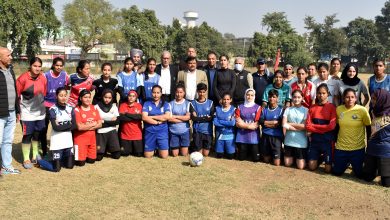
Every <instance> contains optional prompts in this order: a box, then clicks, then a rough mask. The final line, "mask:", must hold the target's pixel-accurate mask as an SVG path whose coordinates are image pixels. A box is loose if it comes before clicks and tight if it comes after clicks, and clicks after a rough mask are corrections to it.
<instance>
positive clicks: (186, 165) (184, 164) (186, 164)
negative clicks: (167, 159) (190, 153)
mask: <svg viewBox="0 0 390 220" xmlns="http://www.w3.org/2000/svg"><path fill="white" fill-rule="evenodd" d="M181 165H183V166H185V167H191V165H190V162H186V161H184V162H181Z"/></svg>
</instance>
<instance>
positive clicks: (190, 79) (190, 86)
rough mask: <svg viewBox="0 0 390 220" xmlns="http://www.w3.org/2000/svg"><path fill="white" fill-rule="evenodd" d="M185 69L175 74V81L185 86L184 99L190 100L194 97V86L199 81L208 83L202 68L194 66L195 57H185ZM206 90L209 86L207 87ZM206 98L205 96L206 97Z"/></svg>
mask: <svg viewBox="0 0 390 220" xmlns="http://www.w3.org/2000/svg"><path fill="white" fill-rule="evenodd" d="M186 63H187V70H184V71H183V70H181V71H179V73H178V76H177V83H183V84H184V86H185V88H186V99H187V100H189V101H192V100H194V99H195V97H196V86H197V85H198V84H199V83H204V84H206V85H208V80H207V75H206V73H205V72H204V71H203V70H198V69H197V68H196V58H195V57H188V58H187V59H186ZM207 89H208V90H209V89H210V88H207ZM206 98H207V97H206Z"/></svg>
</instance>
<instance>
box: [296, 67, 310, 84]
mask: <svg viewBox="0 0 390 220" xmlns="http://www.w3.org/2000/svg"><path fill="white" fill-rule="evenodd" d="M299 70H303V71H305V73H306V74H308V71H307V68H306V67H304V66H300V67H298V69H297V75H298V71H299ZM305 84H307V76H306V79H305Z"/></svg>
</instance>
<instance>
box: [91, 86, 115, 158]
mask: <svg viewBox="0 0 390 220" xmlns="http://www.w3.org/2000/svg"><path fill="white" fill-rule="evenodd" d="M113 102H114V92H113V91H112V90H111V89H106V90H104V91H103V92H102V100H101V101H100V102H99V103H98V104H97V105H95V107H96V109H97V110H98V111H99V115H100V118H101V119H102V120H103V124H102V127H101V128H99V129H98V130H97V134H96V145H97V146H96V148H97V157H96V160H97V161H100V160H102V159H103V156H104V154H105V153H106V151H108V152H110V153H111V157H112V158H113V159H119V157H120V156H121V152H120V145H119V139H118V133H117V130H116V125H118V124H119V119H118V116H119V112H118V108H117V107H116V104H115V103H113Z"/></svg>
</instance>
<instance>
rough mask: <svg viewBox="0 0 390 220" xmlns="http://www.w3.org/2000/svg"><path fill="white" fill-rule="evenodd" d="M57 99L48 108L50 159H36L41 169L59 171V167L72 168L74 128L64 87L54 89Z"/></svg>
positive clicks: (72, 115)
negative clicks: (50, 128)
mask: <svg viewBox="0 0 390 220" xmlns="http://www.w3.org/2000/svg"><path fill="white" fill-rule="evenodd" d="M56 96H57V101H56V104H54V105H53V106H52V107H51V108H50V110H49V115H50V116H49V118H50V122H51V126H52V131H51V135H50V142H51V143H50V151H49V152H50V155H51V160H50V161H47V160H41V159H40V160H38V164H39V166H40V167H41V168H42V169H45V170H48V171H52V172H59V171H60V170H61V167H62V166H63V167H65V168H68V169H72V168H73V166H74V154H73V138H72V130H73V129H75V128H76V118H75V114H74V111H73V107H71V106H70V105H68V104H67V103H66V102H67V96H68V93H67V91H66V88H65V87H59V88H57V89H56Z"/></svg>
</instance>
